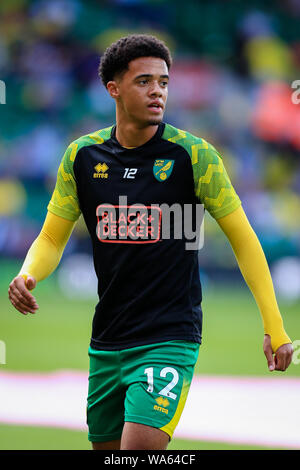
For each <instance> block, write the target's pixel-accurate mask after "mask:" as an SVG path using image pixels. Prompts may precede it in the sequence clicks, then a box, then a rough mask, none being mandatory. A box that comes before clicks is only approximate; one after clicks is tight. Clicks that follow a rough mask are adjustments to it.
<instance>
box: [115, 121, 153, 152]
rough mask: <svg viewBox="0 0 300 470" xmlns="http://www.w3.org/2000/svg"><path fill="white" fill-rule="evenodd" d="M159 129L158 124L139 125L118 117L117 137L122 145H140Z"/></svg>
mask: <svg viewBox="0 0 300 470" xmlns="http://www.w3.org/2000/svg"><path fill="white" fill-rule="evenodd" d="M157 129H158V124H157V125H152V126H150V125H147V126H144V127H141V126H139V125H138V124H136V123H132V122H124V121H123V122H122V120H120V119H117V126H116V138H117V140H118V142H119V144H120V145H122V147H140V146H141V145H143V144H145V143H146V142H148V140H150V139H151V138H152V137H153V136H154V134H155V133H156V131H157Z"/></svg>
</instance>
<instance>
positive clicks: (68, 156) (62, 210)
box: [47, 142, 81, 221]
mask: <svg viewBox="0 0 300 470" xmlns="http://www.w3.org/2000/svg"><path fill="white" fill-rule="evenodd" d="M77 149H78V144H77V143H74V142H73V143H72V144H70V145H69V147H68V148H67V150H66V152H65V154H64V156H63V158H62V160H61V163H60V166H59V168H58V172H57V180H56V185H55V188H54V191H53V194H52V197H51V200H50V202H49V204H48V207H47V209H48V211H49V212H52V213H53V214H55V215H58V216H60V217H64V218H65V219H68V220H72V221H76V220H77V219H78V218H79V216H80V214H81V210H80V207H79V200H78V195H77V186H76V181H75V177H74V170H73V164H74V160H75V157H76V153H77Z"/></svg>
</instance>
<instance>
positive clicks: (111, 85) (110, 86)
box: [106, 80, 119, 99]
mask: <svg viewBox="0 0 300 470" xmlns="http://www.w3.org/2000/svg"><path fill="white" fill-rule="evenodd" d="M106 88H107V91H108V93H109V94H110V96H111V97H112V98H114V99H116V98H118V97H119V87H118V84H117V82H116V81H114V80H111V81H110V82H108V83H107V85H106Z"/></svg>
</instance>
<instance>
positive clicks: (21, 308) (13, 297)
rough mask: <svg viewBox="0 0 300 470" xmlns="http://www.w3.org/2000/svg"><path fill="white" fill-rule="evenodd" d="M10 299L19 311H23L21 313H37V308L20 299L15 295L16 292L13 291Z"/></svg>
mask: <svg viewBox="0 0 300 470" xmlns="http://www.w3.org/2000/svg"><path fill="white" fill-rule="evenodd" d="M10 300H11V302H12V304H13V306H14V307H15V308H16V309H17V310H19V312H21V313H28V312H30V313H35V311H36V309H35V308H32V307H29V306H28V305H26V304H25V303H23V302H22V300H20V299H19V298H18V297H17V296H16V295H14V293H11V295H10Z"/></svg>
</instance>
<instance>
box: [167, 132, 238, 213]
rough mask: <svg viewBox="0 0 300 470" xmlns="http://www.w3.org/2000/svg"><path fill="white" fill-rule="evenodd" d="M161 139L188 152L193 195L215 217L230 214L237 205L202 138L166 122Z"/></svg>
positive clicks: (213, 153) (216, 157)
mask: <svg viewBox="0 0 300 470" xmlns="http://www.w3.org/2000/svg"><path fill="white" fill-rule="evenodd" d="M162 137H163V139H166V140H168V141H169V142H173V143H175V144H178V145H181V146H182V147H183V148H184V149H185V150H186V151H187V153H188V154H189V156H190V159H191V163H192V168H193V175H194V188H195V194H196V196H197V198H198V199H199V202H200V203H202V204H203V205H204V207H205V209H206V210H207V211H208V212H209V213H210V214H211V216H212V217H214V218H215V219H219V218H220V217H224V216H225V215H228V214H230V213H231V212H233V211H234V210H235V209H237V208H238V207H239V206H240V205H241V201H240V199H239V197H238V195H237V194H236V192H235V190H234V188H233V186H232V184H231V181H230V179H229V176H228V174H227V172H226V169H225V167H224V164H223V160H222V157H221V155H220V154H219V152H217V150H216V149H215V148H214V147H213V146H212V145H211V144H209V143H208V142H206V140H204V139H201V138H200V137H195V136H194V135H192V134H190V133H189V132H186V131H183V130H181V129H176V128H175V127H173V126H171V125H169V124H166V126H165V130H164V133H163V136H162Z"/></svg>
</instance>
